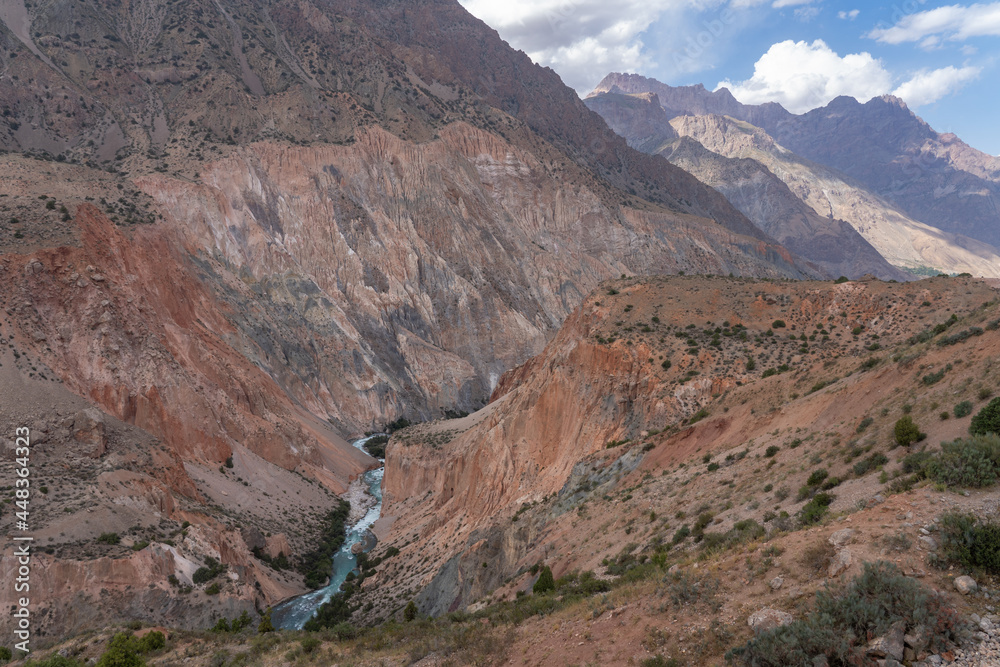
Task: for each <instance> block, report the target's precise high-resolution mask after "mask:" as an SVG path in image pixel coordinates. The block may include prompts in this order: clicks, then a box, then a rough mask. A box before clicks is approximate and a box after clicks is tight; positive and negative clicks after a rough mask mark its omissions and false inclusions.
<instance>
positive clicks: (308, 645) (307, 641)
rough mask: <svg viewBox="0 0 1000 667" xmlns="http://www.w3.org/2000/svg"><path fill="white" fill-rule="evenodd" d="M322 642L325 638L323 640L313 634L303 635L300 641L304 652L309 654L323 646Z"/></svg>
mask: <svg viewBox="0 0 1000 667" xmlns="http://www.w3.org/2000/svg"><path fill="white" fill-rule="evenodd" d="M322 644H323V640H321V639H320V638H319V637H313V636H309V637H303V638H302V642H301V643H300V645H301V646H302V652H303V653H305V654H307V655H308V654H309V653H312V652H313V651H315V650H316V649H318V648H319V647H320V646H322Z"/></svg>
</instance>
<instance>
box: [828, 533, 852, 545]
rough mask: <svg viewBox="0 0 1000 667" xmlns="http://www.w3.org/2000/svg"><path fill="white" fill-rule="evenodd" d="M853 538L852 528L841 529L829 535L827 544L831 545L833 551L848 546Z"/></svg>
mask: <svg viewBox="0 0 1000 667" xmlns="http://www.w3.org/2000/svg"><path fill="white" fill-rule="evenodd" d="M853 537H854V529H853V528H841V529H840V530H838V531H835V532H834V533H833V534H831V535H830V539H829V542H830V544H832V545H833V547H834V548H835V549H839V548H841V547H842V546H844V545H846V544H848V543H849V542H850V541H851V538H853Z"/></svg>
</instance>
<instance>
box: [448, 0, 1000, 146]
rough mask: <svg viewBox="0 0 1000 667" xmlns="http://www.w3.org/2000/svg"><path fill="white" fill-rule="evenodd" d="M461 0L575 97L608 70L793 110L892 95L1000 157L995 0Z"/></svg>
mask: <svg viewBox="0 0 1000 667" xmlns="http://www.w3.org/2000/svg"><path fill="white" fill-rule="evenodd" d="M459 1H460V2H461V3H462V4H463V5H464V6H465V8H466V9H467V10H469V11H470V12H471V13H472V14H474V15H475V16H477V17H479V18H480V19H482V20H483V21H485V22H486V23H487V24H489V25H490V26H492V27H493V28H495V29H496V30H497V32H499V33H500V36H501V37H503V38H504V39H505V40H507V41H508V42H509V43H510V44H511V46H513V47H514V48H516V49H520V50H522V51H524V52H525V53H527V54H528V55H529V56H530V57H531V59H532V60H533V61H534V62H536V63H538V64H540V65H545V66H548V67H551V68H552V69H554V70H555V71H556V72H557V73H558V74H559V75H560V76H561V77H562V80H563V81H564V82H565V83H566V84H567V85H569V86H570V87H572V88H574V89H575V90H576V91H577V93H578V94H579V95H580V96H581V97H584V96H586V95H587V93H589V92H590V91H591V90H592V89H593V88H594V86H595V85H596V84H597V83H598V82H599V81H600V80H601V79H602V78H604V75H606V74H607V73H609V72H634V73H638V74H642V75H644V76H648V77H652V78H654V79H657V80H659V81H662V82H663V83H667V84H670V85H673V86H681V85H691V84H695V83H701V84H704V86H705V87H706V88H708V89H709V90H715V89H717V88H719V87H726V88H729V89H730V90H731V91H732V93H733V94H734V95H735V96H736V98H737V99H738V100H740V101H741V102H744V103H746V104H759V103H762V102H779V103H780V104H782V105H783V106H784V107H785V108H786V109H788V110H789V111H792V112H794V113H804V112H806V111H809V110H810V109H814V108H816V107H820V106H823V105H825V104H826V103H827V102H829V101H830V100H832V99H833V98H835V97H837V96H838V95H850V96H852V97H856V98H857V99H858V100H860V101H861V102H866V101H868V100H869V99H871V98H872V97H875V96H878V95H883V94H886V93H890V94H893V95H896V96H897V97H900V98H902V99H903V100H904V101H905V102H906V104H907V106H909V107H910V109H912V110H913V111H914V112H915V113H916V114H917V115H919V116H920V117H921V118H923V119H924V120H925V121H927V122H928V123H929V124H930V125H931V127H933V128H934V129H935V130H937V131H938V132H954V133H955V134H957V135H958V136H959V137H960V138H961V139H962V140H964V141H965V142H966V143H968V144H970V145H971V146H973V147H975V148H978V149H979V150H981V151H984V152H987V153H990V154H992V155H1000V122H998V121H1000V113H998V110H1000V1H996V2H979V3H958V4H948V3H946V2H939V1H935V0H897V1H896V2H893V3H882V2H874V3H873V2H861V1H860V0H855V1H841V0H614V1H609V0H503V1H502V2H499V1H498V0H459Z"/></svg>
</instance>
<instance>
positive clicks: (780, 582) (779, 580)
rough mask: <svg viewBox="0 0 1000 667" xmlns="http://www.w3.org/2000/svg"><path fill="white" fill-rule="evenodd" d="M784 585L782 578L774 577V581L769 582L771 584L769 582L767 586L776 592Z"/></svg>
mask: <svg viewBox="0 0 1000 667" xmlns="http://www.w3.org/2000/svg"><path fill="white" fill-rule="evenodd" d="M784 583H785V580H784V578H782V577H775V578H774V579H772V580H771V582H770V584H769V585H770V586H771V589H772V590H775V591H776V590H778V589H779V588H781V587H782V586H783V585H784Z"/></svg>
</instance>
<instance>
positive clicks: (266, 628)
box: [257, 609, 274, 634]
mask: <svg viewBox="0 0 1000 667" xmlns="http://www.w3.org/2000/svg"><path fill="white" fill-rule="evenodd" d="M257 632H259V633H260V634H264V633H265V632H274V624H272V623H271V610H270V609H268V610H267V611H265V612H264V617H263V618H262V619H261V621H260V624H259V625H258V626H257Z"/></svg>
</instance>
